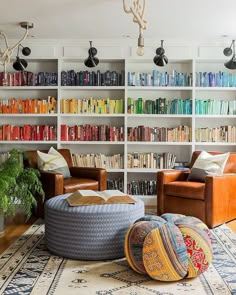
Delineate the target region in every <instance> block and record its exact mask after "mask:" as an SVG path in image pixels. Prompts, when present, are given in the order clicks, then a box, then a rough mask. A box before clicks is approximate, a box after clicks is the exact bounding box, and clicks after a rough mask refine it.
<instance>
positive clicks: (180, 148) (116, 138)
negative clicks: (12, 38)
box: [0, 58, 236, 204]
mask: <svg viewBox="0 0 236 295" xmlns="http://www.w3.org/2000/svg"><path fill="white" fill-rule="evenodd" d="M71 70H74V72H75V73H79V72H81V71H84V72H86V71H88V72H92V71H94V72H95V73H97V71H100V73H105V72H106V71H109V73H108V80H109V77H110V76H111V73H113V74H114V73H116V74H117V73H118V74H120V76H119V75H116V74H114V75H115V76H112V78H111V80H110V82H109V81H108V85H106V86H103V85H101V86H97V85H95V86H92V85H90V86H88V85H87V86H81V85H80V86H79V85H70V86H67V85H65V84H67V83H65V80H64V82H62V79H61V72H62V71H63V73H64V74H65V73H68V71H71ZM29 71H32V72H34V73H38V72H49V73H52V72H56V73H58V85H51V86H44V85H40V86H1V87H0V93H1V95H0V100H1V103H2V105H3V104H7V103H9V100H10V99H11V98H15V100H26V99H29V100H36V99H38V100H40V99H41V100H44V101H45V102H44V106H42V109H40V110H42V111H41V113H37V112H36V113H2V114H1V115H0V126H1V127H2V126H3V125H10V127H9V126H8V127H7V128H8V129H6V130H7V131H5V133H6V132H7V134H8V135H4V136H2V137H1V139H2V140H0V150H1V152H4V151H8V150H10V149H11V148H13V147H16V148H18V149H21V150H29V149H47V148H49V147H51V146H53V147H55V148H70V150H71V152H72V153H73V154H75V155H77V160H78V161H79V158H83V161H85V163H86V159H87V161H88V162H89V163H95V158H96V165H99V164H98V163H100V164H101V166H105V167H106V164H105V163H106V162H107V163H108V161H109V165H108V166H107V167H108V168H107V172H108V179H109V181H110V182H112V180H113V181H121V182H122V183H123V184H122V185H123V188H124V191H125V192H127V190H128V192H129V193H130V192H131V193H132V189H133V191H134V192H136V193H137V184H138V183H141V184H140V186H142V189H143V190H146V193H147V186H148V189H150V190H151V191H152V190H153V188H154V190H155V181H156V172H157V171H158V170H159V169H163V166H161V167H158V164H157V161H158V155H161V154H164V153H169V154H172V155H175V157H176V158H175V161H176V162H189V160H190V158H191V154H192V152H193V151H194V150H207V151H212V150H215V151H235V150H236V143H235V142H236V138H235V135H234V132H235V126H236V104H235V103H234V101H236V94H235V93H236V92H235V90H236V85H234V82H235V81H236V78H235V77H234V76H233V75H232V72H230V71H229V70H227V69H226V68H225V67H224V65H223V61H222V60H206V59H204V60H203V59H179V60H174V59H173V60H169V63H168V65H167V66H165V67H163V68H160V67H156V66H155V65H154V63H153V62H152V59H140V58H138V59H136V58H135V59H132V58H126V59H102V60H100V63H99V65H98V66H97V67H96V68H93V69H89V68H86V67H85V66H84V64H83V59H76V58H73V59H70V58H58V59H57V58H53V59H46V58H45V59H43V58H41V59H31V60H29ZM154 71H155V72H154ZM157 71H159V73H157ZM160 72H161V73H162V74H161V75H160ZM199 73H204V74H201V75H202V76H201V77H200V76H199ZM209 73H213V74H215V76H214V75H213V76H214V77H215V78H216V73H217V74H218V75H217V79H218V80H217V83H221V82H222V81H220V79H221V78H222V77H223V78H224V85H220V86H219V84H217V83H216V80H214V79H213V81H212V76H211V75H212V74H209ZM222 73H226V74H222ZM113 74H112V75H113ZM227 74H228V76H227ZM109 75H110V76H109ZM154 75H155V79H157V80H155V82H153V76H154ZM203 76H204V79H206V78H207V77H208V78H209V77H211V78H210V81H211V83H210V84H211V85H210V84H209V85H208V84H207V83H206V82H205V80H204V79H203ZM91 77H92V78H91ZM89 78H90V79H95V78H94V77H93V76H92V75H91V76H90V77H89ZM63 79H65V76H64V78H63ZM81 79H82V78H80V80H79V79H78V81H80V82H78V83H82V82H81V81H82V80H81ZM86 79H87V78H86ZM100 79H101V77H100ZM117 79H120V81H122V82H121V83H117V81H116V80H117ZM176 79H177V80H176ZM178 79H179V80H178ZM199 79H201V82H203V81H204V83H205V84H204V83H203V86H199V85H201V83H199ZM227 79H228V82H227ZM234 79H235V81H234ZM86 81H87V80H86ZM94 81H95V80H94ZM111 81H112V82H111ZM176 81H177V84H178V83H179V84H180V85H176ZM86 83H87V82H86ZM109 83H110V84H113V85H109ZM153 83H154V84H155V86H153ZM227 83H228V84H227ZM235 83H236V82H235ZM33 84H34V82H33ZM62 84H63V86H62ZM75 84H76V83H75ZM226 85H227V86H226ZM49 97H50V98H52V97H53V98H54V99H55V100H56V102H55V101H54V100H53V103H54V104H53V106H52V105H50V103H51V100H50V99H49ZM160 98H161V104H162V106H159V108H161V110H160V113H156V109H155V108H157V101H158V99H160ZM147 101H148V102H147ZM146 102H147V103H146ZM189 102H191V108H192V110H191V111H189ZM14 103H15V102H14ZM34 103H35V102H34ZM47 103H49V105H47ZM45 104H46V106H45ZM163 104H164V105H165V104H166V106H165V107H166V109H165V108H164V109H165V110H164V111H163ZM171 104H172V106H171ZM151 105H152V107H154V110H152V111H150V108H152V107H151ZM50 106H51V108H52V109H50ZM32 108H33V109H35V106H33V107H32V105H31V106H30V111H32ZM171 108H174V109H175V108H176V109H178V110H179V111H178V112H176V113H173V111H172V113H171V111H170V109H171ZM137 109H138V110H137ZM227 109H228V110H229V112H228V111H227ZM73 110H74V111H73ZM183 110H184V111H183ZM163 112H164V113H163ZM23 125H25V126H26V127H25V128H26V129H27V126H36V127H34V132H37V130H41V134H43V135H42V136H43V137H38V140H35V137H34V138H33V139H32V138H28V137H27V136H26V138H25V140H19V139H18V136H19V134H20V136H22V131H18V132H20V133H19V134H18V135H17V136H15V137H14V136H13V138H11V136H9V130H12V129H13V126H23ZM45 125H46V131H45V130H44V129H43V128H44V127H42V126H45ZM40 126H41V127H40ZM75 126H77V127H75ZM78 126H79V127H78ZM4 128H5V127H4ZM9 128H10V129H9ZM37 128H38V129H37ZM40 128H41V129H40ZM50 128H51V129H50ZM16 129H17V128H16ZM48 129H49V130H51V132H54V133H52V134H54V135H50V136H48V134H49V133H48V132H49V131H48ZM0 131H1V130H0ZM38 132H40V131H38ZM45 133H46V134H47V135H45ZM131 133H133V137H131V136H130V134H131ZM55 134H57V135H55ZM81 134H83V136H82V135H81ZM160 134H161V135H160ZM160 136H162V137H160ZM209 138H210V139H209ZM78 139H80V140H78ZM137 139H139V140H137ZM134 155H135V157H136V158H135V159H136V160H137V157H139V159H138V160H139V161H140V162H139V163H141V164H140V165H141V166H138V164H137V161H136V162H135V165H132V164H131V162H130V161H131V160H130V159H131V157H133V156H134ZM99 161H100V162H99ZM153 161H154V162H153ZM83 163H84V162H83ZM153 163H155V165H154V167H153ZM85 165H86V164H85ZM113 165H114V167H113ZM112 167H113V168H112ZM140 167H141V168H140ZM145 167H148V168H145ZM164 168H166V167H164ZM145 186H146V188H145ZM150 186H151V188H150ZM119 188H121V185H120V186H119ZM136 193H135V194H136ZM152 193H154V195H152V196H148V195H145V196H140V197H141V198H143V199H144V200H145V202H146V204H156V196H155V192H152Z"/></svg>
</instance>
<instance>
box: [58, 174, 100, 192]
mask: <svg viewBox="0 0 236 295" xmlns="http://www.w3.org/2000/svg"><path fill="white" fill-rule="evenodd" d="M79 189H80V190H81V189H90V190H99V181H98V180H94V179H87V178H76V177H70V178H66V179H64V193H65V194H67V193H72V192H74V191H76V190H79Z"/></svg>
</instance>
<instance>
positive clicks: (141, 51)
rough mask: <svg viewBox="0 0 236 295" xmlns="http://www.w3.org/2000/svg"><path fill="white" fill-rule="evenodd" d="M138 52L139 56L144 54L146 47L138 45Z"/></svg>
mask: <svg viewBox="0 0 236 295" xmlns="http://www.w3.org/2000/svg"><path fill="white" fill-rule="evenodd" d="M136 53H137V55H138V56H143V55H144V48H143V46H138V47H137V50H136Z"/></svg>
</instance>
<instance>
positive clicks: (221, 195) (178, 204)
mask: <svg viewBox="0 0 236 295" xmlns="http://www.w3.org/2000/svg"><path fill="white" fill-rule="evenodd" d="M209 153H210V154H220V152H209ZM199 154H200V151H195V152H194V153H193V155H192V159H191V163H190V169H191V167H192V166H193V164H194V162H195V161H196V159H197V157H198V156H199ZM188 175H189V172H183V171H178V170H163V171H160V172H158V173H157V208H158V214H159V215H161V214H163V213H167V212H169V213H180V214H184V215H191V216H195V217H197V218H199V219H201V220H202V221H203V222H204V223H206V224H207V226H208V227H209V228H213V227H215V226H218V225H220V224H222V223H224V222H227V221H230V220H232V219H235V218H236V153H231V154H230V156H229V158H228V160H227V163H226V165H225V169H224V174H223V175H221V176H212V175H211V176H209V175H208V176H206V180H205V183H202V182H193V181H187V178H188Z"/></svg>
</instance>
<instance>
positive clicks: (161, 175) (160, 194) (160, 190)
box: [157, 170, 190, 215]
mask: <svg viewBox="0 0 236 295" xmlns="http://www.w3.org/2000/svg"><path fill="white" fill-rule="evenodd" d="M189 173H190V171H181V170H162V171H158V172H157V212H158V214H159V215H161V214H163V213H164V184H166V183H169V182H173V181H185V180H187V178H188V176H189Z"/></svg>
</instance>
